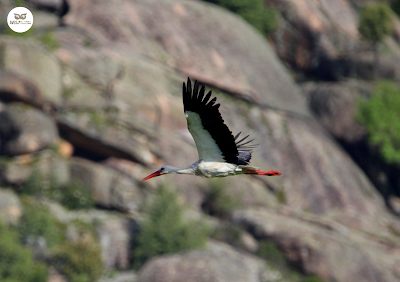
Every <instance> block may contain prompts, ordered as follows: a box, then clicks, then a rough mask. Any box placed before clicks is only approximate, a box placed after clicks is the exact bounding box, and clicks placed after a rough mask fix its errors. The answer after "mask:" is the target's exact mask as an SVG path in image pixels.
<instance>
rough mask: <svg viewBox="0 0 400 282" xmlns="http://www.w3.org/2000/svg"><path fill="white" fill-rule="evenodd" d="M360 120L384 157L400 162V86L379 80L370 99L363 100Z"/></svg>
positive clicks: (389, 161) (360, 107) (360, 106)
mask: <svg viewBox="0 0 400 282" xmlns="http://www.w3.org/2000/svg"><path fill="white" fill-rule="evenodd" d="M357 118H358V120H359V121H360V122H361V123H363V124H364V125H365V127H366V129H367V131H368V139H369V141H370V143H371V144H372V145H378V146H379V150H380V153H381V155H382V157H383V159H384V160H385V161H386V162H388V163H392V164H400V86H399V85H398V84H396V83H394V82H389V81H379V82H378V83H377V84H376V86H375V89H374V91H373V93H372V97H371V98H370V99H369V100H368V101H361V102H360V105H359V110H358V117H357Z"/></svg>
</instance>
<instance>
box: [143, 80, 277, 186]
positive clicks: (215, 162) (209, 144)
mask: <svg viewBox="0 0 400 282" xmlns="http://www.w3.org/2000/svg"><path fill="white" fill-rule="evenodd" d="M204 92H205V87H204V85H203V86H202V87H201V89H200V91H199V84H198V83H197V81H195V83H194V88H193V91H192V84H191V81H190V78H188V81H187V87H186V85H185V83H183V90H182V95H183V107H184V111H185V116H186V121H187V125H188V129H189V131H190V133H191V134H192V136H193V139H194V142H195V143H196V147H197V151H198V153H199V160H198V161H197V162H195V163H194V164H192V165H191V166H189V167H187V168H176V167H173V166H163V167H162V168H161V169H159V170H157V171H156V172H154V173H152V174H150V175H149V176H147V177H145V178H143V179H142V180H140V181H145V180H148V179H150V178H153V177H156V176H160V175H164V174H173V173H177V174H191V175H197V176H202V177H207V178H210V177H225V176H230V175H237V174H257V175H268V176H274V175H280V174H281V173H280V172H278V171H274V170H270V171H260V170H257V168H254V167H251V166H248V165H247V164H248V163H249V162H250V159H251V153H252V149H253V148H254V147H255V145H248V144H249V143H250V142H252V141H253V140H254V139H253V140H249V141H248V140H247V138H248V137H249V135H247V136H246V137H244V138H242V139H241V140H239V141H236V140H237V139H238V137H239V135H240V132H239V133H238V134H237V135H236V136H235V137H233V135H232V132H231V131H230V130H229V128H228V127H227V126H226V125H225V123H224V120H223V119H222V117H221V114H220V113H219V111H218V108H219V106H220V104H215V102H216V100H217V98H215V97H214V98H213V99H211V101H209V100H210V98H211V91H209V92H208V93H207V95H206V96H205V97H204ZM214 104H215V105H214Z"/></svg>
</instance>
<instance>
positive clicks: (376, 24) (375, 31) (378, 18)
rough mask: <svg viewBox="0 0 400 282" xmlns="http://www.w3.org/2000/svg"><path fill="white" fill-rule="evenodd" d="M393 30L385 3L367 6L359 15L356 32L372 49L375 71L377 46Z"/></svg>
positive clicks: (377, 62) (389, 10)
mask: <svg viewBox="0 0 400 282" xmlns="http://www.w3.org/2000/svg"><path fill="white" fill-rule="evenodd" d="M392 30H393V22H392V11H391V9H390V7H389V6H388V5H387V4H386V3H381V2H378V3H370V4H367V5H366V6H365V7H364V9H363V10H362V11H361V13H360V17H359V22H358V31H359V32H360V34H361V36H362V38H363V39H364V40H366V41H368V42H370V43H371V44H372V46H373V48H374V54H375V69H374V71H375V72H376V70H377V68H378V65H379V56H378V44H379V43H380V42H382V40H383V39H384V38H385V36H387V35H390V34H391V32H392ZM374 76H375V74H374Z"/></svg>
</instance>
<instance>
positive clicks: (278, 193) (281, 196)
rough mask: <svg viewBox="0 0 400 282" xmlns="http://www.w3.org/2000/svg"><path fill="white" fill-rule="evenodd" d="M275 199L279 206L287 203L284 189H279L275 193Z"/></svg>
mask: <svg viewBox="0 0 400 282" xmlns="http://www.w3.org/2000/svg"><path fill="white" fill-rule="evenodd" d="M276 199H277V200H278V203H280V204H286V203H287V200H286V192H285V188H283V187H281V188H279V189H278V190H277V191H276Z"/></svg>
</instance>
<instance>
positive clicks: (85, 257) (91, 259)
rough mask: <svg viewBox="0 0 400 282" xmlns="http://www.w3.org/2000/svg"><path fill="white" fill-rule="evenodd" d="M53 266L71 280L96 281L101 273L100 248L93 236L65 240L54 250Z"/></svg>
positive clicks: (74, 281) (72, 281)
mask: <svg viewBox="0 0 400 282" xmlns="http://www.w3.org/2000/svg"><path fill="white" fill-rule="evenodd" d="M53 259H54V261H55V267H56V268H57V270H58V271H60V273H62V274H63V275H65V277H66V278H67V279H68V281H71V282H91V281H96V280H97V279H98V278H99V277H100V276H101V274H102V273H103V263H102V259H101V248H100V246H99V244H98V243H97V242H96V240H94V238H93V236H90V235H88V234H85V235H83V236H81V238H80V239H79V240H78V241H76V242H75V241H74V242H71V241H67V242H66V243H64V244H63V245H61V246H60V247H59V248H58V249H57V250H56V252H55V254H54V256H53Z"/></svg>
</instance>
